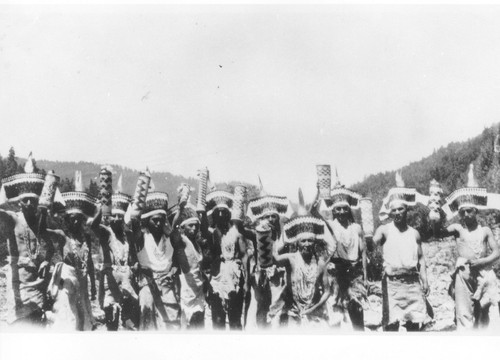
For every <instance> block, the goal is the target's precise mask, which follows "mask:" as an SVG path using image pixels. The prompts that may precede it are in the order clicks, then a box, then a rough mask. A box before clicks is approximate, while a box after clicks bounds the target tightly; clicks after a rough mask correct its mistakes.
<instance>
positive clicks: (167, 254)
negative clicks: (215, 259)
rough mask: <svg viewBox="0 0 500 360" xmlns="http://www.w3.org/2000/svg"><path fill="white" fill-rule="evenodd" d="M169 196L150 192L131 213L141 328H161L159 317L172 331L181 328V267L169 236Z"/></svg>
mask: <svg viewBox="0 0 500 360" xmlns="http://www.w3.org/2000/svg"><path fill="white" fill-rule="evenodd" d="M167 209H168V195H167V194H166V193H163V192H151V193H148V194H147V197H146V204H145V209H144V211H143V212H142V213H140V214H138V216H140V222H139V221H138V218H137V217H134V216H132V218H131V221H130V225H131V227H132V229H133V231H134V247H135V251H136V253H137V260H138V265H137V268H138V285H139V306H140V322H139V330H153V329H159V328H160V325H159V323H158V317H160V319H161V320H163V323H164V324H165V327H166V328H167V329H169V330H178V329H180V306H179V285H178V276H177V274H178V266H177V265H176V259H175V257H174V247H173V246H172V242H171V240H170V238H169V235H170V228H169V224H168V222H167V220H166V219H167Z"/></svg>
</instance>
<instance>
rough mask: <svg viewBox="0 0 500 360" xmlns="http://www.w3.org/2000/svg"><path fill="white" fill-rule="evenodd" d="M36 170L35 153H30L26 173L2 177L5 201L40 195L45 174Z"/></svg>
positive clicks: (25, 167)
mask: <svg viewBox="0 0 500 360" xmlns="http://www.w3.org/2000/svg"><path fill="white" fill-rule="evenodd" d="M34 170H35V169H34V164H33V155H32V153H30V154H29V156H28V159H27V160H26V164H25V165H24V171H25V172H24V173H21V174H15V175H12V176H9V177H6V178H3V179H2V190H1V191H2V194H1V195H0V198H2V200H3V201H18V200H21V199H24V198H27V197H35V198H38V197H40V194H41V192H42V188H43V184H44V182H45V176H44V175H43V174H37V173H35V172H34Z"/></svg>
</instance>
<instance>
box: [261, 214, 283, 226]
mask: <svg viewBox="0 0 500 360" xmlns="http://www.w3.org/2000/svg"><path fill="white" fill-rule="evenodd" d="M261 219H262V221H266V222H267V223H269V225H271V226H273V227H275V228H276V227H277V226H278V225H279V220H280V218H279V216H278V214H274V213H271V214H267V215H264V216H263V217H262V218H261Z"/></svg>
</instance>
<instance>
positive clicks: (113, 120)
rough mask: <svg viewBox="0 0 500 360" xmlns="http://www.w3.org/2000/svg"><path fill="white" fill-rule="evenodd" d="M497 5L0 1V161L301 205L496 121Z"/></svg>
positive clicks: (499, 95) (499, 83)
mask: <svg viewBox="0 0 500 360" xmlns="http://www.w3.org/2000/svg"><path fill="white" fill-rule="evenodd" d="M499 18H500V7H494V6H480V7H479V6H474V7H465V6H441V7H437V6H432V7H428V6H427V7H426V6H401V7H397V6H378V7H376V6H341V5H332V6H322V7H319V6H309V7H304V6H288V7H286V6H233V7H230V6H203V7H202V6H190V7H179V6H177V7H174V6H118V5H114V6H108V7H95V6H94V7H91V6H88V7H82V6H79V7H77V6H72V7H70V6H56V7H47V6H45V7H34V6H25V7H18V6H17V7H14V6H7V5H3V6H2V7H0V121H1V128H0V154H1V155H2V156H6V155H7V153H8V149H9V147H10V146H14V148H15V149H16V153H17V155H18V156H23V157H24V156H27V155H28V153H29V151H30V150H33V152H34V155H35V158H37V159H50V160H72V161H79V160H84V161H92V162H98V163H108V162H109V163H118V164H121V165H125V166H129V167H132V168H136V169H144V168H145V166H146V165H148V166H149V167H150V169H151V170H153V171H161V170H166V171H170V172H172V173H174V174H182V175H185V176H195V175H196V170H197V169H198V168H200V167H202V166H208V168H209V169H210V172H211V177H212V180H214V181H226V180H243V181H247V182H252V183H257V181H258V180H257V174H259V175H260V177H261V178H262V181H263V183H264V186H265V188H266V190H268V192H270V193H283V194H286V195H288V196H291V197H292V198H293V199H294V200H296V198H297V195H296V194H297V188H298V187H302V188H303V191H304V193H305V196H306V200H307V199H308V198H309V199H310V198H312V197H313V196H314V192H315V183H316V170H315V165H316V164H323V163H326V164H331V165H332V166H334V165H336V166H337V168H338V171H339V174H340V177H341V180H342V181H343V182H344V183H346V184H347V185H349V184H351V183H354V182H356V181H359V180H361V179H362V178H363V176H365V175H369V174H372V173H376V172H379V171H385V170H393V169H396V168H398V167H401V166H403V165H406V164H407V163H408V162H410V161H416V160H419V159H421V158H422V157H424V156H427V155H429V154H431V153H432V151H433V149H434V148H438V147H440V146H443V145H446V144H448V143H449V142H451V141H460V140H465V139H468V138H470V137H473V136H476V135H478V134H480V133H481V131H482V130H483V128H484V127H485V126H490V125H492V124H493V123H494V122H498V121H500V106H499V99H500V66H499V64H500V21H498V19H499Z"/></svg>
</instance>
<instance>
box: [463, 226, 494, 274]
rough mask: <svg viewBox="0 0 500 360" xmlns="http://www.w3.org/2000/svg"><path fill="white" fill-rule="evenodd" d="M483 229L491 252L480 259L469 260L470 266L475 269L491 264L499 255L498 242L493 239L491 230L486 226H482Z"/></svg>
mask: <svg viewBox="0 0 500 360" xmlns="http://www.w3.org/2000/svg"><path fill="white" fill-rule="evenodd" d="M483 229H484V238H485V242H486V244H487V245H488V246H489V247H490V249H491V254H489V255H488V256H486V257H484V258H481V259H475V260H470V261H469V263H470V265H471V267H472V268H476V269H482V268H484V267H488V266H490V265H493V264H494V263H495V262H496V261H497V260H498V258H499V257H500V251H499V249H498V244H497V242H496V240H495V237H494V236H493V232H492V231H491V229H490V228H488V227H484V228H483Z"/></svg>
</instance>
